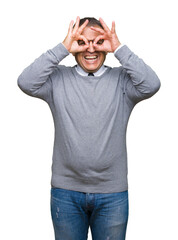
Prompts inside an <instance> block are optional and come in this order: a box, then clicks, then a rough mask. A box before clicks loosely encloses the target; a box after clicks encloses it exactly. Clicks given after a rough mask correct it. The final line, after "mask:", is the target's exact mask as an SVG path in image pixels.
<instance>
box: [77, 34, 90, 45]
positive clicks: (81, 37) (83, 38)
mask: <svg viewBox="0 0 178 240" xmlns="http://www.w3.org/2000/svg"><path fill="white" fill-rule="evenodd" d="M78 40H83V41H84V42H85V45H87V46H88V40H87V39H86V37H84V36H83V35H80V36H79V38H78Z"/></svg>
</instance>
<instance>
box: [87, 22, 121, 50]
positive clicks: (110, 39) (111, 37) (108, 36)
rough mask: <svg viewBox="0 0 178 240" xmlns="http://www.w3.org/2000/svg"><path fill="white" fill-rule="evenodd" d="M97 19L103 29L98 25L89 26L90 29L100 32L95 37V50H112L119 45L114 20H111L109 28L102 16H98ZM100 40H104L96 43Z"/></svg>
mask: <svg viewBox="0 0 178 240" xmlns="http://www.w3.org/2000/svg"><path fill="white" fill-rule="evenodd" d="M99 20H100V23H101V24H102V26H103V28H104V29H102V28H100V27H91V29H92V30H94V31H97V32H99V33H100V34H101V35H99V36H98V37H96V39H95V41H94V47H95V50H96V51H103V52H114V51H115V50H116V49H117V48H118V47H119V46H120V45H121V43H120V41H119V39H118V37H117V35H116V31H115V22H114V21H113V22H112V28H111V30H110V29H109V28H108V26H107V25H106V24H105V22H104V21H103V19H102V18H100V19H99ZM101 40H104V41H103V43H102V44H98V43H99V42H101Z"/></svg>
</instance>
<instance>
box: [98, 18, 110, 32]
mask: <svg viewBox="0 0 178 240" xmlns="http://www.w3.org/2000/svg"><path fill="white" fill-rule="evenodd" d="M99 21H100V23H101V25H102V26H103V28H104V30H105V31H106V32H110V29H109V28H108V26H107V25H106V23H105V22H104V21H103V19H102V18H99Z"/></svg>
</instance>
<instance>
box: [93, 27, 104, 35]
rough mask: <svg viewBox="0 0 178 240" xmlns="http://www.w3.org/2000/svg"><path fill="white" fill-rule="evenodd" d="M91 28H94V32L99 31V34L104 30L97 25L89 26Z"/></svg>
mask: <svg viewBox="0 0 178 240" xmlns="http://www.w3.org/2000/svg"><path fill="white" fill-rule="evenodd" d="M90 28H91V29H92V30H94V31H96V32H99V33H101V34H104V33H105V32H104V30H103V29H101V28H99V27H92V26H91V27H90Z"/></svg>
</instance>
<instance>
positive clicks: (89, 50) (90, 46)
mask: <svg viewBox="0 0 178 240" xmlns="http://www.w3.org/2000/svg"><path fill="white" fill-rule="evenodd" d="M87 51H88V52H90V53H93V52H95V48H94V46H93V41H89V47H88V48H87Z"/></svg>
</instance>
